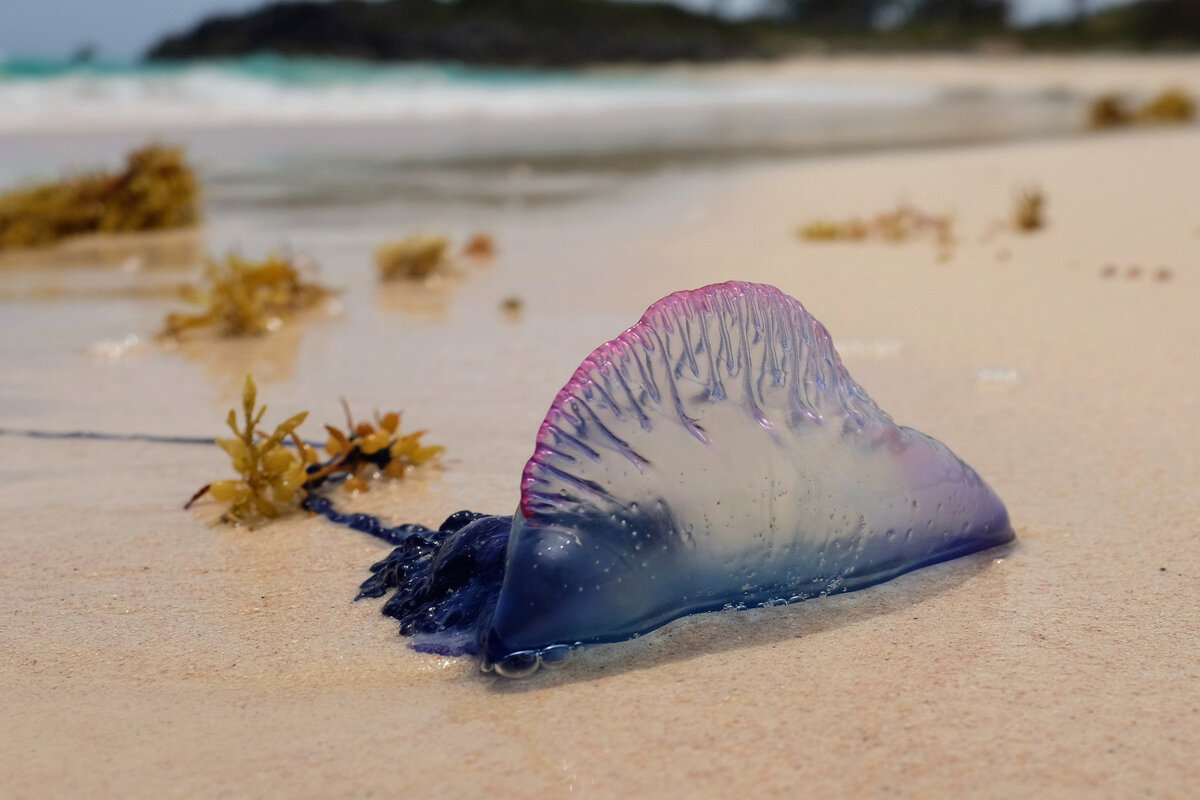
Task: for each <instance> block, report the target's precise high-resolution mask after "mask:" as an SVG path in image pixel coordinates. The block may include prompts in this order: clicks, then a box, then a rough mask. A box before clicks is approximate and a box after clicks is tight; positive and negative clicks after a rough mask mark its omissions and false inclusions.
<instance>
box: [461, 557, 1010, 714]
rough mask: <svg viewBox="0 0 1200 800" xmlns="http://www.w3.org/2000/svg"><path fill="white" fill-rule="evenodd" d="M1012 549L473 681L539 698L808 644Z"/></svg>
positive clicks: (896, 607)
mask: <svg viewBox="0 0 1200 800" xmlns="http://www.w3.org/2000/svg"><path fill="white" fill-rule="evenodd" d="M1016 547H1017V543H1016V542H1010V543H1008V544H1005V545H1001V546H999V547H994V548H991V549H990V550H984V551H982V552H978V553H972V554H971V555H967V556H963V557H961V558H956V559H953V560H951V561H946V562H942V563H940V564H935V565H932V566H929V567H925V568H922V569H919V570H915V571H913V572H911V573H908V574H906V575H901V576H899V577H897V578H895V579H893V580H890V581H886V582H884V583H880V584H876V585H875V586H870V587H868V588H866V589H861V590H859V591H856V592H851V593H846V594H839V595H831V596H828V597H820V598H813V599H810V600H806V601H803V602H800V603H793V604H790V605H786V606H784V605H781V606H775V607H771V608H754V609H747V610H744V611H732V610H731V611H717V612H709V613H704V614H694V615H691V616H687V617H682V618H680V619H677V620H675V621H673V622H671V623H669V624H668V625H665V626H663V627H662V628H659V629H658V630H655V631H652V632H651V633H648V634H646V635H645V636H641V637H638V638H637V639H633V640H630V641H626V642H619V643H616V644H606V645H595V646H591V647H587V648H584V649H583V650H582V652H580V653H578V654H577V655H576V657H575V658H574V659H573V660H572V661H571V663H570V664H568V665H566V666H564V667H562V668H559V669H554V670H547V669H542V670H539V671H538V673H537V674H535V675H533V676H532V677H530V678H528V679H525V680H498V679H496V678H495V677H494V676H492V675H484V674H480V675H478V676H475V677H474V678H472V679H475V680H484V681H488V682H489V686H488V688H489V690H490V691H493V692H498V693H502V694H514V693H523V692H530V691H541V690H544V689H550V688H553V687H558V686H564V685H569V684H574V683H584V682H587V681H593V680H599V679H602V678H609V677H613V676H614V675H619V674H623V673H630V672H637V671H640V670H647V669H654V668H657V667H661V666H664V665H667V664H672V663H677V662H683V661H689V660H691V659H695V658H700V657H702V656H708V655H712V654H713V653H723V652H731V651H735V650H749V649H753V648H757V647H763V646H766V645H771V644H776V643H778V642H784V641H788V640H791V639H798V638H807V637H812V636H817V635H819V634H822V633H827V632H829V631H834V630H837V629H839V628H843V627H846V626H848V625H855V624H857V623H860V622H863V621H865V620H869V619H873V618H875V617H882V616H888V615H891V614H896V613H899V612H902V611H904V610H905V609H908V608H911V607H914V606H917V605H920V604H921V603H924V602H926V601H928V600H931V599H933V598H935V597H937V596H938V595H941V594H943V593H945V592H948V591H951V590H953V589H956V588H958V587H959V586H962V585H963V584H965V583H967V582H968V581H970V580H971V579H972V578H975V577H978V576H980V575H982V574H983V573H984V572H985V571H987V570H988V568H989V567H991V566H992V565H993V562H994V561H995V560H997V559H1003V558H1006V557H1008V556H1009V555H1011V554H1012V553H1013V551H1014V550H1015V549H1016Z"/></svg>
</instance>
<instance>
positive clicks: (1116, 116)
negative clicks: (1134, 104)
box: [1088, 92, 1134, 130]
mask: <svg viewBox="0 0 1200 800" xmlns="http://www.w3.org/2000/svg"><path fill="white" fill-rule="evenodd" d="M1133 120H1134V116H1133V112H1132V111H1130V110H1129V106H1128V105H1127V104H1126V102H1125V99H1124V98H1122V97H1121V95H1119V94H1116V93H1113V92H1108V93H1106V94H1102V95H1100V96H1098V97H1096V98H1095V99H1094V100H1092V102H1091V104H1090V105H1089V106H1088V127H1089V128H1092V129H1093V130H1103V129H1105V128H1120V127H1124V126H1125V125H1130V124H1132V123H1133Z"/></svg>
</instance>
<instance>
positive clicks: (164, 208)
mask: <svg viewBox="0 0 1200 800" xmlns="http://www.w3.org/2000/svg"><path fill="white" fill-rule="evenodd" d="M199 219H200V193H199V188H198V183H197V181H196V176H195V174H194V173H193V171H192V169H191V167H190V166H188V164H187V162H186V161H185V159H184V156H183V152H182V151H181V150H178V149H175V148H171V147H164V146H162V145H148V146H146V147H143V148H141V149H139V150H135V151H133V152H131V153H130V154H129V155H128V156H127V158H126V165H125V168H124V169H123V170H122V171H120V172H116V173H108V172H96V173H90V174H85V175H80V176H78V177H75V178H68V179H65V180H61V181H57V182H53V183H46V184H42V185H39V186H31V187H27V188H19V189H13V190H11V191H9V192H7V193H5V194H3V195H0V250H4V249H9V248H23V247H41V246H45V245H50V244H54V243H55V242H58V241H60V240H62V239H66V238H68V237H72V236H79V235H82V234H88V233H123V232H136V231H152V230H161V229H164V228H183V227H187V226H190V225H195V224H196V223H197V222H198V221H199Z"/></svg>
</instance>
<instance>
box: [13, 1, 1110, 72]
mask: <svg viewBox="0 0 1200 800" xmlns="http://www.w3.org/2000/svg"><path fill="white" fill-rule="evenodd" d="M1121 1H1122V0H1089V4H1090V5H1102V4H1103V5H1110V4H1112V3H1114V2H1121ZM265 2H266V0H0V55H4V56H18V55H24V56H50V57H55V56H66V55H69V54H70V53H72V52H74V51H75V50H76V49H77V48H79V47H80V46H81V45H83V44H85V43H91V44H94V45H96V46H97V47H98V48H99V49H100V53H101V55H102V56H103V57H106V58H117V59H127V58H132V57H135V56H138V55H140V54H141V53H143V52H144V51H145V50H146V48H147V47H149V46H150V44H151V43H152V42H154V41H155V40H157V39H158V37H160V36H161V35H163V34H165V33H168V32H175V31H179V30H182V29H185V28H187V27H189V26H190V25H191V24H192V23H194V22H196V21H197V20H199V19H201V18H203V17H205V16H208V15H209V14H213V13H215V12H220V11H242V10H245V9H249V8H254V7H256V6H260V5H263V4H264V3H265ZM676 2H678V3H679V4H680V5H685V6H689V7H692V8H700V9H704V8H711V7H712V6H713V4H714V2H715V0H676ZM759 2H760V0H725V2H724V5H725V7H727V8H733V9H739V10H750V9H753V8H755V7H756V6H757V5H758V3H759ZM1012 2H1013V7H1014V8H1015V9H1016V12H1017V15H1018V17H1019V19H1020V20H1021V21H1031V20H1034V19H1038V18H1044V17H1052V16H1055V15H1061V14H1063V13H1065V12H1066V11H1067V9H1069V8H1070V7H1071V0H1012Z"/></svg>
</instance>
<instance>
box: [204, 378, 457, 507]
mask: <svg viewBox="0 0 1200 800" xmlns="http://www.w3.org/2000/svg"><path fill="white" fill-rule="evenodd" d="M257 402H258V387H257V386H256V385H255V383H254V378H253V377H251V376H249V375H247V376H246V382H245V385H244V386H243V389H242V417H243V419H242V422H241V423H239V422H238V417H237V411H236V410H235V409H230V411H229V416H228V418H227V419H226V420H225V423H226V424H227V425H228V426H229V428H230V430H232V431H233V434H234V438H232V439H217V440H216V443H217V446H218V447H220V448H221V449H222V450H224V451H225V452H226V453H227V454H228V455H229V457H230V459H232V461H233V468H234V471H236V472H237V473H238V477H237V478H233V479H228V480H221V481H216V482H214V483H210V484H207V485H205V486H203V487H202V488H201V489H200V490H199V491H198V492H196V493H195V494H194V495H192V498H191V499H190V500H189V501H188V502H187V504H186V505H185V506H184V508H189V507H191V505H192V504H193V503H195V502H196V501H197V500H199V499H200V498H201V497H204V496H205V495H208V496H210V497H212V498H213V499H214V500H217V501H219V502H222V503H227V504H228V508H227V509H226V510H225V512H224V513H223V514H222V515H221V516H220V520H221V521H222V522H228V523H241V522H245V521H248V520H252V519H255V518H265V519H274V518H276V517H279V516H281V515H282V514H285V513H287V512H290V511H295V510H296V509H299V508H304V507H305V500H306V499H307V498H308V497H309V495H311V494H312V493H313V492H314V491H316V490H317V489H318V488H319V487H321V486H323V485H324V484H326V483H328V482H332V481H333V480H340V479H343V478H344V479H345V481H344V486H345V488H346V489H348V490H351V491H359V492H365V491H367V490H368V488H369V484H368V483H367V480H366V478H369V477H374V476H382V477H385V478H389V479H393V480H399V479H401V478H403V477H404V476H405V474H406V473H407V472H408V470H409V469H411V468H414V467H419V466H422V465H425V464H428V463H429V462H431V461H433V460H434V459H435V458H436V457H437V456H438V455H439V454H440V453H442V452H443V451H444V449H445V448H443V447H442V446H441V445H428V444H422V443H421V439H422V438H423V437H424V436H425V434H426V431H415V432H413V433H407V434H406V433H404V432H403V431H402V430H401V428H400V413H399V412H395V411H393V412H390V413H388V414H385V415H383V416H382V417H378V415H377V419H376V422H375V424H374V425H372V424H371V423H369V422H359V423H355V422H354V421H353V420H352V419H351V418H350V412H349V408H347V410H346V419H347V423H348V424H347V432H343V431H341V430H339V429H338V428H335V427H333V426H331V425H326V426H325V428H326V430H327V431H328V432H329V440H328V442H326V444H325V451H326V452H327V453H328V454H329V455H330V456H332V458H331V459H330V460H329V461H327V462H325V463H320V461H319V459H318V456H317V452H316V450H315V449H314V448H313V447H312V446H310V445H308V444H307V443H305V442H304V440H302V439H301V438H300V437H299V435H298V434H297V433H296V429H297V428H299V427H300V425H301V423H303V422H304V420H305V419H306V418H307V417H308V412H307V411H304V412H301V413H299V414H296V415H294V416H292V417H290V418H288V419H287V420H286V421H285V422H283V423H282V424H280V425H278V426H277V427H276V428H275V431H274V432H273V433H271V434H269V435H268V434H266V433H264V432H263V431H261V430H260V429H259V427H258V426H259V424H260V423H261V422H262V419H263V416H264V415H265V414H266V411H267V408H266V406H265V405H264V406H261V407H258V406H257ZM343 403H344V401H343ZM289 443H290V444H289Z"/></svg>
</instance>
